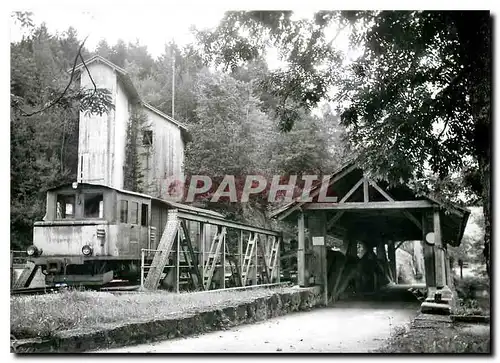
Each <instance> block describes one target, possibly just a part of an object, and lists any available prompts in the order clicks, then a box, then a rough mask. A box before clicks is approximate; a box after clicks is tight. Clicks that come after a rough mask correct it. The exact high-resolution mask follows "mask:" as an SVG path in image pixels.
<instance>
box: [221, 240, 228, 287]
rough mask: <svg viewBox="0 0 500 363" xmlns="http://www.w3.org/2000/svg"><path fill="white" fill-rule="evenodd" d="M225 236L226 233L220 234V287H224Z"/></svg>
mask: <svg viewBox="0 0 500 363" xmlns="http://www.w3.org/2000/svg"><path fill="white" fill-rule="evenodd" d="M226 236H227V234H224V235H223V236H222V247H221V248H222V253H221V255H220V256H221V258H220V264H221V271H222V273H221V277H220V279H221V281H220V286H221V288H223V289H225V288H226Z"/></svg>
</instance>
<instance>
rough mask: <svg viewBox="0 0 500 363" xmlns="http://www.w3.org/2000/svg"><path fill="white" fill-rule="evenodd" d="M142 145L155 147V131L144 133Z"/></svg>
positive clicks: (145, 131)
mask: <svg viewBox="0 0 500 363" xmlns="http://www.w3.org/2000/svg"><path fill="white" fill-rule="evenodd" d="M142 144H143V145H144V146H153V130H144V131H143V132H142Z"/></svg>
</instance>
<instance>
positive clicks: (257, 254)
mask: <svg viewBox="0 0 500 363" xmlns="http://www.w3.org/2000/svg"><path fill="white" fill-rule="evenodd" d="M258 243H259V235H258V234H255V247H254V248H255V269H254V272H253V281H254V282H253V284H254V285H257V272H258V271H259V252H258V251H259V245H258Z"/></svg>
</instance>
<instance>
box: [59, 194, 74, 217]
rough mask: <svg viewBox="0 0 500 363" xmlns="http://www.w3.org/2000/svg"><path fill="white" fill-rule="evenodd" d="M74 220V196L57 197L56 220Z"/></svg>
mask: <svg viewBox="0 0 500 363" xmlns="http://www.w3.org/2000/svg"><path fill="white" fill-rule="evenodd" d="M66 218H75V196H74V195H63V194H59V195H58V196H57V206H56V219H66Z"/></svg>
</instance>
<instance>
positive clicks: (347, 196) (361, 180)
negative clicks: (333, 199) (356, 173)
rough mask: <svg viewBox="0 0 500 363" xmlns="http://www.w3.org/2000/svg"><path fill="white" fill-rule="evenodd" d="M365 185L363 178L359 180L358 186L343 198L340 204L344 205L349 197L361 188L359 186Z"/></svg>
mask: <svg viewBox="0 0 500 363" xmlns="http://www.w3.org/2000/svg"><path fill="white" fill-rule="evenodd" d="M362 183H363V178H361V179H359V180H358V182H357V183H356V184H354V186H353V187H352V188H351V189H350V190H349V191H348V192H347V193H346V195H344V196H343V197H342V199H341V200H340V202H339V203H344V202H345V201H346V200H347V199H349V197H350V196H351V195H352V194H353V193H354V192H355V191H356V190H357V189H358V188H359V186H360V185H361V184H362Z"/></svg>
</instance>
